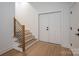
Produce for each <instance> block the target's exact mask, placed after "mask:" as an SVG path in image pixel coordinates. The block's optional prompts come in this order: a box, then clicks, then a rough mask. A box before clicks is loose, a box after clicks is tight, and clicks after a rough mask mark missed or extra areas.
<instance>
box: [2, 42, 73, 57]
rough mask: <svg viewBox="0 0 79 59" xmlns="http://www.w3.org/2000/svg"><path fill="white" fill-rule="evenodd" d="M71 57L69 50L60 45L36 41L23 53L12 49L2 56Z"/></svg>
mask: <svg viewBox="0 0 79 59" xmlns="http://www.w3.org/2000/svg"><path fill="white" fill-rule="evenodd" d="M26 55H27V56H72V55H73V54H72V51H71V50H70V49H69V48H65V47H62V46H61V45H57V44H51V43H46V42H41V41H38V42H37V43H36V44H34V45H33V46H32V47H30V48H29V49H27V50H26V51H25V53H22V52H19V51H17V50H15V49H12V50H10V51H8V52H6V53H4V54H2V56H26Z"/></svg>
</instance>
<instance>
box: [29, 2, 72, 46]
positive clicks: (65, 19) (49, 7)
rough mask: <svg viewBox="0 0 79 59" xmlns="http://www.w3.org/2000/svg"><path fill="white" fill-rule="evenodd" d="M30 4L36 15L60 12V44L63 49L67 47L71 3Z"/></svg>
mask: <svg viewBox="0 0 79 59" xmlns="http://www.w3.org/2000/svg"><path fill="white" fill-rule="evenodd" d="M30 4H31V5H32V6H33V7H34V8H35V9H36V10H37V11H38V14H40V13H45V12H54V11H62V18H61V27H62V28H61V31H62V32H61V33H62V35H61V38H62V39H61V40H62V41H61V42H62V45H63V46H65V47H69V44H70V43H69V30H70V29H69V28H70V27H69V13H70V12H69V8H70V7H71V6H72V4H73V3H71V2H38V3H37V2H30Z"/></svg>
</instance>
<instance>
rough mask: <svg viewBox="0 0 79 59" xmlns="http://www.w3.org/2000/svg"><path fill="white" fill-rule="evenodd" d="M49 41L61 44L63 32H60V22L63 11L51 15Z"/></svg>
mask: <svg viewBox="0 0 79 59" xmlns="http://www.w3.org/2000/svg"><path fill="white" fill-rule="evenodd" d="M49 18H50V20H49V42H51V43H56V44H60V41H61V32H60V28H61V27H60V23H61V13H60V12H58V13H52V14H50V16H49Z"/></svg>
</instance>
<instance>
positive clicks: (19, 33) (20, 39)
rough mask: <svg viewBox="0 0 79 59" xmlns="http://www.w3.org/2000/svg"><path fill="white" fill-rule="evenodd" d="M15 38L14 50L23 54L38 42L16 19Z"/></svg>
mask: <svg viewBox="0 0 79 59" xmlns="http://www.w3.org/2000/svg"><path fill="white" fill-rule="evenodd" d="M14 38H15V39H14V45H15V46H16V47H14V48H15V49H17V50H19V51H21V52H24V51H25V50H26V49H28V48H30V47H31V46H32V45H33V44H35V43H36V42H37V41H38V40H37V39H36V38H35V36H34V35H33V34H32V33H31V32H30V30H25V25H21V24H20V22H19V21H18V20H16V18H15V17H14Z"/></svg>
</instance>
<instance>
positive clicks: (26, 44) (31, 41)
mask: <svg viewBox="0 0 79 59" xmlns="http://www.w3.org/2000/svg"><path fill="white" fill-rule="evenodd" d="M34 41H36V39H32V40H30V41H29V42H26V43H25V46H28V45H29V44H31V43H33V42H34ZM18 47H20V48H22V45H19V46H18Z"/></svg>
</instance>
